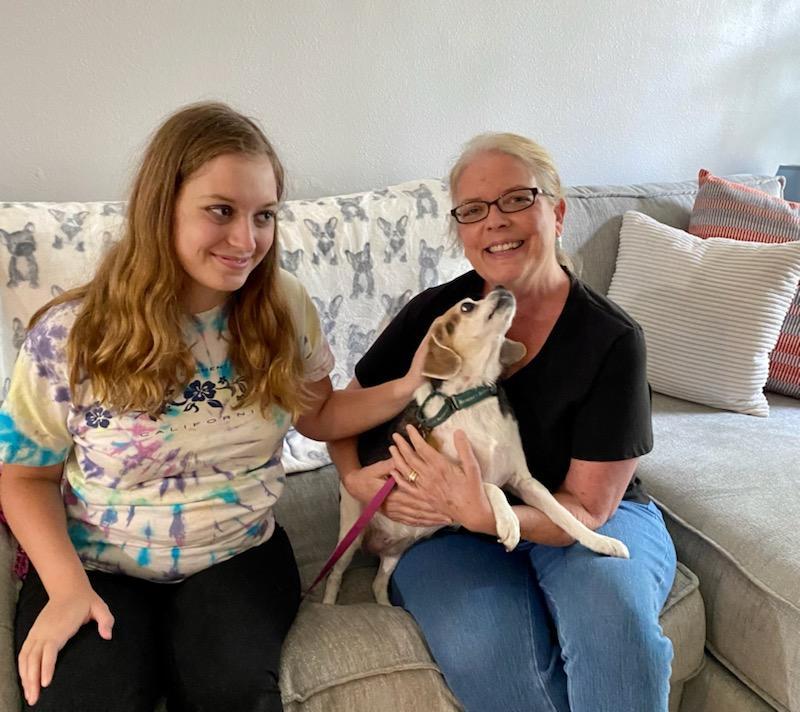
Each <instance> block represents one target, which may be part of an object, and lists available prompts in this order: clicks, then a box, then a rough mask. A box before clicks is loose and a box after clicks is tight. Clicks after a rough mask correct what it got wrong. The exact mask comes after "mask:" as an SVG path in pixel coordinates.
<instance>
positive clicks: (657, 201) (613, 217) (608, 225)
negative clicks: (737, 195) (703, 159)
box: [563, 175, 783, 294]
mask: <svg viewBox="0 0 800 712" xmlns="http://www.w3.org/2000/svg"><path fill="white" fill-rule="evenodd" d="M729 178H730V180H733V181H736V182H738V183H744V184H746V185H750V186H754V187H756V188H758V189H759V190H763V191H764V192H766V193H769V194H770V195H781V193H782V189H783V179H781V178H777V177H775V176H752V175H734V176H729ZM696 195H697V181H696V180H687V181H681V182H672V183H641V184H638V185H625V186H576V187H573V188H568V189H567V215H566V218H565V222H564V237H563V239H564V248H565V249H566V251H567V252H568V253H569V254H570V255H572V256H573V258H574V259H575V262H576V268H577V269H578V271H579V272H580V275H581V278H582V279H584V280H585V281H586V282H588V283H589V284H590V285H591V286H592V287H594V288H595V289H597V290H598V291H599V292H600V293H602V294H605V293H606V292H608V287H609V285H610V284H611V277H612V276H613V274H614V266H615V264H616V260H617V249H618V248H619V230H620V227H621V226H622V216H623V215H624V214H625V212H626V211H628V210H636V211H638V212H640V213H645V214H646V215H650V216H651V217H653V218H655V219H656V220H658V221H659V222H661V223H664V224H665V225H671V226H672V227H677V228H680V229H681V230H685V229H686V228H687V227H688V225H689V215H690V213H691V212H692V206H693V205H694V199H695V196H696Z"/></svg>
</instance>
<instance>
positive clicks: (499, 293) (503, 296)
mask: <svg viewBox="0 0 800 712" xmlns="http://www.w3.org/2000/svg"><path fill="white" fill-rule="evenodd" d="M492 292H493V293H494V294H495V295H496V298H497V303H498V304H505V303H507V302H513V301H514V295H513V294H512V293H511V292H510V291H508V290H507V289H506V288H505V287H503V286H502V285H498V286H496V287H495V288H494V289H493V290H492Z"/></svg>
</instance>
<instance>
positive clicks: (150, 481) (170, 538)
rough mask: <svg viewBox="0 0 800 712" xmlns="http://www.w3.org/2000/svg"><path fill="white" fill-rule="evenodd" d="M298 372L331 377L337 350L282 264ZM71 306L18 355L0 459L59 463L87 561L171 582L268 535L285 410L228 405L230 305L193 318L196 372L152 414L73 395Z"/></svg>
mask: <svg viewBox="0 0 800 712" xmlns="http://www.w3.org/2000/svg"><path fill="white" fill-rule="evenodd" d="M279 284H280V288H281V289H282V291H283V294H284V295H285V298H286V301H287V303H288V304H289V307H290V309H291V311H292V317H293V322H294V325H295V329H296V332H297V337H298V340H299V343H300V348H301V354H302V356H303V359H304V363H305V373H304V375H305V378H306V379H307V380H308V381H312V382H313V381H318V380H320V379H322V378H324V377H325V376H326V375H328V374H329V373H330V370H331V368H332V367H333V355H332V354H331V351H330V348H329V346H328V343H327V341H326V340H325V338H324V336H323V334H322V331H321V329H320V326H319V318H318V316H317V313H316V311H315V309H314V306H313V304H312V303H311V300H310V299H309V297H308V295H307V294H306V291H305V289H304V288H303V286H302V285H301V284H300V283H299V282H298V281H297V280H296V279H295V278H294V277H292V276H291V275H289V274H287V273H285V272H281V273H280V281H279ZM78 306H79V303H78V302H69V303H66V304H62V305H59V306H57V307H54V308H52V309H50V310H49V311H48V312H47V313H46V314H45V316H44V317H43V318H42V319H41V320H40V321H39V322H38V323H37V324H36V326H35V327H34V328H33V329H31V331H30V332H29V333H28V336H27V339H26V341H25V343H24V345H23V347H22V349H21V351H20V355H19V358H18V360H17V364H16V366H15V370H14V376H13V378H12V384H11V390H10V392H9V395H8V398H7V399H6V401H5V403H4V404H3V409H2V411H0V461H2V462H7V463H12V462H13V463H17V464H21V465H29V466H44V465H53V464H56V463H59V462H63V461H66V463H65V466H64V478H63V480H62V481H63V483H64V484H63V489H64V496H65V502H66V509H67V522H68V531H69V536H70V539H71V540H72V543H73V545H74V546H75V549H76V550H77V552H78V554H79V556H80V557H81V559H82V561H83V562H84V566H85V567H86V568H88V569H98V570H103V571H111V572H121V573H124V574H128V575H131V576H137V577H141V578H147V579H151V580H157V581H177V580H180V579H182V578H184V577H186V576H189V575H190V574H192V573H195V572H197V571H200V570H202V569H205V568H207V567H208V566H210V565H211V564H213V563H215V562H218V561H224V560H225V559H228V558H230V557H231V556H234V555H235V554H237V553H239V552H242V551H244V550H246V549H249V548H250V547H253V546H256V545H258V544H260V543H262V542H264V541H266V540H267V539H269V537H270V536H271V535H272V532H273V530H274V527H275V521H274V518H273V514H272V505H273V504H274V503H275V501H276V500H277V499H278V497H279V496H280V495H281V492H282V490H283V487H284V482H285V476H284V472H283V468H282V466H281V462H280V458H281V449H282V443H283V437H284V435H285V434H286V431H287V430H288V428H289V426H290V424H291V423H290V418H289V415H288V414H287V413H286V411H284V410H282V409H281V408H279V407H277V406H272V407H271V408H270V409H269V410H268V412H267V414H266V417H265V416H263V415H262V414H261V412H260V409H259V407H258V406H257V405H253V406H248V407H245V408H242V409H238V410H234V409H233V405H234V404H235V403H236V398H237V396H239V395H240V394H241V393H242V390H243V387H244V386H243V383H242V381H241V379H240V378H238V377H237V376H236V374H235V373H233V371H232V368H231V364H230V361H229V360H228V358H227V353H228V348H227V338H228V329H227V319H226V317H225V310H224V307H218V308H216V309H212V310H210V311H208V312H204V313H202V314H195V315H193V316H192V317H187V320H186V327H185V335H186V339H187V343H189V344H191V349H192V354H193V356H194V358H195V360H196V364H197V371H196V373H195V375H194V377H193V378H192V379H191V381H190V382H189V385H187V386H186V387H185V389H184V390H183V391H182V393H180V395H179V396H178V397H176V398H174V399H173V400H172V401H171V402H170V403H168V404H167V407H166V411H165V413H164V414H163V415H162V416H161V417H160V418H159V419H158V420H152V419H151V418H150V417H149V416H148V415H146V414H142V413H123V414H119V413H115V412H113V411H112V410H110V409H107V408H105V407H104V406H103V405H102V404H99V403H98V402H97V401H96V400H95V399H94V397H93V395H92V388H91V384H90V383H89V382H88V381H86V382H84V383H83V384H81V385H80V386H78V388H77V392H76V393H73V394H71V393H70V390H69V373H68V365H67V363H66V353H65V352H66V344H67V336H68V335H69V331H70V328H71V327H72V324H73V323H74V320H75V316H76V313H77V309H78Z"/></svg>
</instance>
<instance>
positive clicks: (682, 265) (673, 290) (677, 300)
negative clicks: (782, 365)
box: [608, 211, 800, 416]
mask: <svg viewBox="0 0 800 712" xmlns="http://www.w3.org/2000/svg"><path fill="white" fill-rule="evenodd" d="M799 279H800V242H792V243H784V244H764V243H757V242H742V241H737V240H728V239H723V238H709V239H705V240H703V239H701V238H699V237H695V236H694V235H690V234H689V233H687V232H684V231H683V230H677V229H675V228H672V227H668V226H667V225H662V224H661V223H659V222H657V221H656V220H653V219H652V218H650V217H648V216H647V215H643V214H641V213H637V212H633V211H631V212H627V213H625V216H624V218H623V220H622V229H621V231H620V243H619V254H618V255H617V267H616V272H615V273H614V277H613V279H612V281H611V287H610V288H609V291H608V296H609V298H610V299H612V300H614V301H615V302H616V303H617V304H619V305H620V306H621V307H622V308H623V309H624V310H625V311H627V312H628V313H629V314H630V315H631V316H632V317H633V318H634V319H636V321H638V322H639V324H641V326H642V328H643V329H644V333H645V337H646V341H647V377H648V379H649V380H650V385H651V386H652V387H653V390H656V391H658V392H660V393H665V394H667V395H670V396H675V397H677V398H683V399H685V400H690V401H694V402H697V403H703V404H705V405H709V406H712V407H715V408H725V409H727V410H734V411H739V412H741V413H750V414H752V415H760V416H767V415H769V404H768V403H767V399H766V398H765V397H764V394H763V392H762V390H763V388H764V384H765V383H766V381H767V374H768V369H769V360H768V358H769V353H770V351H771V350H772V349H773V348H774V346H775V343H776V341H777V339H778V334H779V332H780V328H781V324H782V323H783V320H784V318H785V316H786V313H787V311H788V309H789V305H790V304H791V302H792V298H793V297H794V294H795V292H796V290H797V283H798V280H799Z"/></svg>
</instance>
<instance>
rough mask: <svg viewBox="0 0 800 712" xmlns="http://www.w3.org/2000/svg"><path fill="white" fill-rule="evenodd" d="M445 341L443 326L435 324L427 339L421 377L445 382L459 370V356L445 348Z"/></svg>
mask: <svg viewBox="0 0 800 712" xmlns="http://www.w3.org/2000/svg"><path fill="white" fill-rule="evenodd" d="M445 341H446V337H445V331H444V326H443V325H442V324H441V323H439V324H435V325H434V327H433V328H432V329H431V334H430V337H429V338H428V353H427V354H426V355H425V363H424V364H423V365H422V375H423V376H425V377H426V378H438V379H440V380H442V381H445V380H447V379H448V378H452V377H453V376H455V375H456V374H457V373H458V372H459V371H460V370H461V356H459V355H458V354H457V353H456V352H455V351H453V349H451V348H450V347H448V346H445V344H444V342H445Z"/></svg>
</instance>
